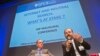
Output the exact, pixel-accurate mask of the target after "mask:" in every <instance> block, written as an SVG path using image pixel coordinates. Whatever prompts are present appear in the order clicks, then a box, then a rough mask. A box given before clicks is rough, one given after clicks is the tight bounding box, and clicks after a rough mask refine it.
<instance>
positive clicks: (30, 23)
mask: <svg viewBox="0 0 100 56" xmlns="http://www.w3.org/2000/svg"><path fill="white" fill-rule="evenodd" d="M99 5H100V1H99V0H95V1H94V0H91V1H89V0H82V1H81V0H38V1H14V2H10V3H7V4H4V5H0V56H27V55H28V53H29V52H30V51H31V50H32V49H35V48H36V46H35V41H36V40H37V39H43V40H44V43H45V48H48V49H50V51H51V52H52V53H53V54H54V55H55V56H62V48H61V43H62V41H65V40H66V39H65V37H64V32H63V31H64V29H65V28H72V29H73V30H74V31H75V32H77V33H79V34H81V35H82V36H83V37H84V39H85V40H86V41H87V42H89V43H90V45H91V50H89V51H88V53H98V52H100V48H99V47H100V44H99V42H100V41H99V39H100V38H99V36H100V30H99V29H100V23H99V22H100V11H99V10H100V6H99ZM52 48H54V49H52ZM58 53H59V54H58Z"/></svg>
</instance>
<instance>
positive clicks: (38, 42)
mask: <svg viewBox="0 0 100 56" xmlns="http://www.w3.org/2000/svg"><path fill="white" fill-rule="evenodd" d="M37 47H38V48H43V41H42V40H38V41H37Z"/></svg>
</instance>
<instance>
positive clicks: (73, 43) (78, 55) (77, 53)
mask: <svg viewBox="0 0 100 56" xmlns="http://www.w3.org/2000/svg"><path fill="white" fill-rule="evenodd" d="M72 45H73V47H74V50H75V54H76V56H80V54H79V52H78V51H77V49H76V46H75V42H74V39H72Z"/></svg>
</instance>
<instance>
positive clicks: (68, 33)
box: [62, 29, 90, 56]
mask: <svg viewBox="0 0 100 56" xmlns="http://www.w3.org/2000/svg"><path fill="white" fill-rule="evenodd" d="M64 35H65V37H66V38H67V40H66V41H65V42H64V43H63V44H62V48H63V56H88V54H87V52H86V50H89V49H90V45H89V44H88V43H87V42H86V41H84V39H83V38H82V36H81V35H80V34H76V33H73V30H72V29H65V31H64Z"/></svg>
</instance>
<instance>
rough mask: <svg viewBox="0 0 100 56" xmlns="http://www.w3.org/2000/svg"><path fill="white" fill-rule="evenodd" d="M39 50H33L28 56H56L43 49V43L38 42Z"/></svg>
mask: <svg viewBox="0 0 100 56" xmlns="http://www.w3.org/2000/svg"><path fill="white" fill-rule="evenodd" d="M36 45H37V49H36V50H32V51H31V52H30V53H29V54H28V56H54V55H53V54H52V53H51V52H50V51H49V50H48V49H44V48H43V41H42V40H40V39H39V40H37V42H36Z"/></svg>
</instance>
